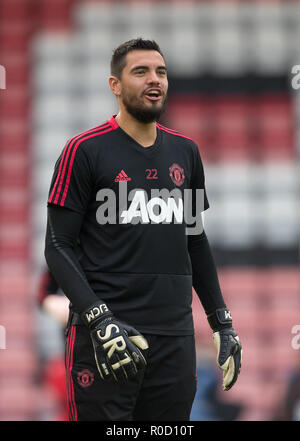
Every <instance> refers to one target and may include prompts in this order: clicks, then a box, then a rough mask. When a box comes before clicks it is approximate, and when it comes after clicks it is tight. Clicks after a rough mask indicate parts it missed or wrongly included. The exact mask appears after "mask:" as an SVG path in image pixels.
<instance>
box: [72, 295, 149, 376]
mask: <svg viewBox="0 0 300 441" xmlns="http://www.w3.org/2000/svg"><path fill="white" fill-rule="evenodd" d="M81 318H82V320H83V322H84V323H85V324H86V326H87V327H88V328H89V330H90V336H91V340H92V343H93V347H94V355H95V361H96V365H97V368H98V371H99V374H100V376H101V378H102V379H103V380H108V379H111V378H113V379H114V380H115V381H126V380H128V378H132V377H134V376H135V375H136V373H137V372H138V370H140V369H144V368H145V367H146V360H145V358H144V356H143V354H142V352H141V351H140V349H147V348H148V343H147V340H146V339H145V338H144V337H143V336H142V335H141V334H140V333H139V332H138V331H137V330H136V329H134V328H133V327H132V326H128V325H127V324H125V323H122V322H120V321H119V320H117V319H116V318H115V317H114V315H113V314H112V312H111V311H110V310H109V309H108V307H107V306H106V304H105V303H103V302H101V301H99V302H97V303H95V304H93V305H91V306H90V307H89V308H87V309H86V310H85V311H84V312H83V313H82V314H81Z"/></svg>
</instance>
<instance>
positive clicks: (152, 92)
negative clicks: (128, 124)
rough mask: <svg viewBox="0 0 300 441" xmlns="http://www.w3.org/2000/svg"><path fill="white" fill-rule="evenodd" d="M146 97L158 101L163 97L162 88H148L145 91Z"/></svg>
mask: <svg viewBox="0 0 300 441" xmlns="http://www.w3.org/2000/svg"><path fill="white" fill-rule="evenodd" d="M144 95H145V97H146V98H147V99H148V100H150V101H158V100H159V99H160V98H161V97H162V92H161V90H160V89H155V88H152V89H148V90H147V91H146V92H145V93H144Z"/></svg>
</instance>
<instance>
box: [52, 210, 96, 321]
mask: <svg viewBox="0 0 300 441" xmlns="http://www.w3.org/2000/svg"><path fill="white" fill-rule="evenodd" d="M83 217H84V216H83V215H82V214H80V213H77V212H75V211H73V210H69V209H68V208H63V207H58V206H54V205H53V206H49V207H48V222H47V232H46V244H45V258H46V261H47V264H48V266H49V268H50V271H51V272H52V273H53V274H54V276H55V280H56V281H57V283H58V284H59V286H60V287H61V289H62V290H63V292H64V293H65V295H66V296H67V297H68V298H69V300H70V302H71V303H72V306H73V309H74V311H76V312H78V313H80V312H81V311H83V310H84V309H85V308H87V307H88V306H89V305H90V304H92V303H95V302H96V301H97V300H99V299H98V297H97V296H96V294H95V293H94V292H93V290H92V289H91V287H90V285H89V283H88V281H87V279H86V277H85V274H84V271H83V269H82V267H81V265H80V263H79V261H78V257H77V255H76V252H75V248H76V241H77V238H78V236H79V232H80V229H81V225H82V221H83Z"/></svg>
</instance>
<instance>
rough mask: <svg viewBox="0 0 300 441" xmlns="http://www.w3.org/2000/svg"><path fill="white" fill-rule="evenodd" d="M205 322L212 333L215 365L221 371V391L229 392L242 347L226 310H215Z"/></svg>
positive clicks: (238, 367) (238, 370)
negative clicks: (215, 351) (214, 347)
mask: <svg viewBox="0 0 300 441" xmlns="http://www.w3.org/2000/svg"><path fill="white" fill-rule="evenodd" d="M207 320H208V323H209V324H210V327H211V328H212V330H213V331H214V333H213V341H214V344H215V346H216V348H217V365H218V366H219V368H220V369H222V371H223V390H229V389H230V388H231V387H232V386H233V385H234V383H235V382H236V380H237V378H238V375H239V373H240V369H241V362H242V346H241V343H240V341H239V337H238V336H237V334H236V332H235V330H234V329H233V327H232V318H231V315H230V311H229V310H228V309H227V308H221V309H217V310H216V311H215V312H213V313H212V314H209V315H208V316H207Z"/></svg>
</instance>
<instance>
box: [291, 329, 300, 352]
mask: <svg viewBox="0 0 300 441" xmlns="http://www.w3.org/2000/svg"><path fill="white" fill-rule="evenodd" d="M291 332H292V334H295V336H294V337H293V338H292V341H291V345H292V348H293V349H300V325H294V326H293V327H292V331H291Z"/></svg>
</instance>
